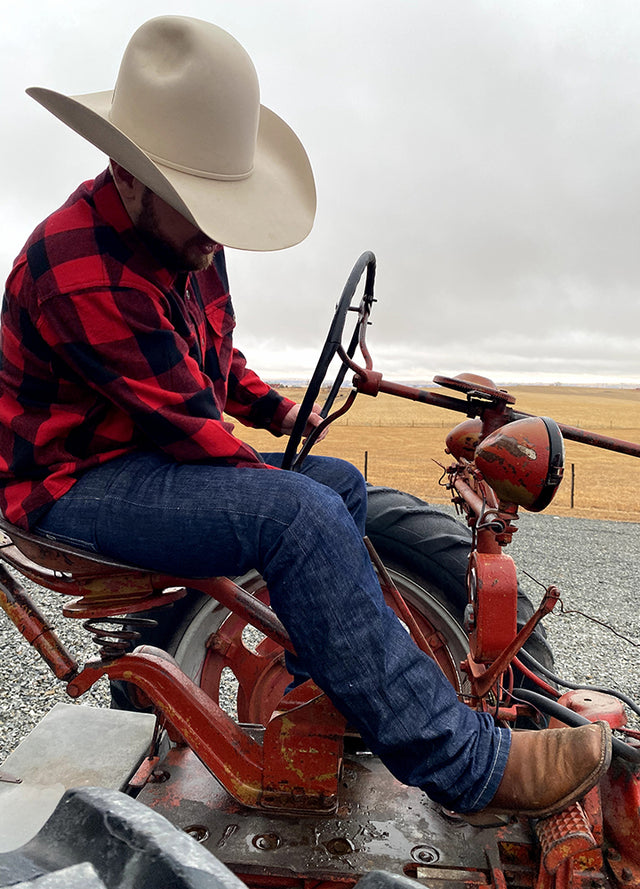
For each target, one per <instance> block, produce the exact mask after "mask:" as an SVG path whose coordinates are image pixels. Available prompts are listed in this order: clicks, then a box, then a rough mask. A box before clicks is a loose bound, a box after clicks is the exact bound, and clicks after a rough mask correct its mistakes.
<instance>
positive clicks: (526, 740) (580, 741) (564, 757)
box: [464, 722, 611, 823]
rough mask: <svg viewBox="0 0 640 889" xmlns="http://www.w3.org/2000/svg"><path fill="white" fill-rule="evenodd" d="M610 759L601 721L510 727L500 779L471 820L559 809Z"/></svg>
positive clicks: (585, 787) (579, 794)
mask: <svg viewBox="0 0 640 889" xmlns="http://www.w3.org/2000/svg"><path fill="white" fill-rule="evenodd" d="M610 762H611V729H610V727H609V726H608V725H607V723H605V722H594V723H591V724H590V725H581V726H580V727H579V728H561V729H544V730H542V731H524V732H514V733H513V734H512V736H511V749H510V750H509V758H508V759H507V765H506V768H505V770H504V775H503V776H502V781H501V782H500V785H499V786H498V790H497V791H496V794H495V796H494V797H493V799H492V800H491V802H490V803H489V805H488V806H487V807H486V808H484V809H482V811H481V812H476V813H474V815H473V816H472V817H473V819H474V822H475V821H476V820H477V819H478V818H479V819H482V818H483V817H485V816H488V815H500V814H507V815H508V814H513V815H516V814H517V815H529V816H531V817H533V818H545V817H546V816H547V815H552V814H553V813H554V812H560V811H561V810H562V809H564V808H566V807H567V806H568V805H570V804H571V803H573V802H575V801H576V800H579V799H581V798H582V797H583V796H584V795H585V793H587V791H589V790H591V788H592V787H594V786H595V784H597V782H598V780H599V779H600V777H601V776H602V775H603V774H604V772H606V770H607V769H608V768H609V764H610ZM464 817H465V819H466V818H467V816H466V815H465V816H464ZM478 823H479V822H478Z"/></svg>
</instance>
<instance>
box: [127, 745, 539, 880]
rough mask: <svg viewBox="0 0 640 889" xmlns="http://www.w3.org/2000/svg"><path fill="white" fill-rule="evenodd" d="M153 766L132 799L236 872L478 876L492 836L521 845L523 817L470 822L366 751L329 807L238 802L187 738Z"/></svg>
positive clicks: (494, 848)
mask: <svg viewBox="0 0 640 889" xmlns="http://www.w3.org/2000/svg"><path fill="white" fill-rule="evenodd" d="M161 770H162V771H163V772H164V775H163V777H164V780H163V781H161V782H160V783H152V784H148V785H146V787H145V788H144V789H143V790H142V792H141V794H140V796H139V797H138V799H139V800H140V801H141V802H144V803H145V804H146V805H148V806H150V807H151V808H152V809H153V810H154V811H156V812H160V813H161V814H163V815H164V816H165V817H166V818H167V819H168V820H169V821H171V822H172V823H173V824H174V825H175V826H177V827H180V828H181V829H183V830H186V831H187V832H188V833H190V834H191V835H192V836H195V837H197V838H198V839H199V840H200V841H201V842H202V843H203V844H204V846H205V847H206V848H207V849H209V851H210V852H212V853H213V854H214V855H216V856H217V857H218V858H219V859H220V860H221V861H223V862H224V863H225V864H226V865H227V866H228V867H229V868H230V869H231V870H233V871H234V872H235V873H238V874H254V875H257V874H261V873H264V874H269V875H270V876H272V877H273V876H281V877H284V878H286V877H290V876H291V875H296V876H304V877H305V878H307V879H333V880H336V879H341V878H342V879H352V878H354V877H357V876H358V875H361V874H364V873H367V872H368V871H371V870H385V871H388V872H390V873H394V874H405V875H406V874H408V875H411V876H422V875H424V874H426V875H427V878H428V879H429V878H430V879H431V881H432V882H437V881H438V880H440V879H444V878H445V877H444V876H443V873H444V872H446V873H447V876H446V879H447V880H449V881H451V880H452V879H453V880H454V881H455V879H456V876H455V874H456V872H457V874H459V879H460V880H461V881H464V880H465V879H466V878H467V877H468V872H469V871H474V872H476V874H475V875H476V879H477V877H478V876H479V874H478V872H485V873H486V872H487V871H488V870H489V860H490V859H493V860H496V856H497V857H498V858H500V852H499V850H498V844H499V845H500V848H501V849H504V848H509V849H510V850H511V855H512V857H513V859H514V862H517V860H518V858H520V859H522V857H523V856H525V857H526V854H527V851H526V850H527V849H528V848H529V843H530V840H529V838H528V834H527V831H526V829H525V828H524V827H523V826H522V825H520V824H517V823H515V824H513V825H508V826H506V827H502V828H500V829H499V830H496V829H479V828H475V827H471V826H470V825H468V824H466V823H465V822H464V821H462V820H460V819H458V818H456V817H455V816H450V815H449V814H448V813H446V812H444V811H443V810H442V808H441V807H440V806H438V805H437V804H435V803H433V802H431V800H429V798H428V797H427V796H426V795H425V794H424V793H422V792H421V791H420V790H418V789H416V788H411V787H407V786H405V785H404V784H401V783H400V782H398V781H396V780H395V779H394V778H393V777H392V775H391V774H390V773H389V772H388V771H387V769H386V768H385V767H384V766H383V765H381V763H380V762H379V760H378V759H376V758H375V757H373V756H371V755H368V754H356V755H354V756H350V757H349V758H348V759H345V765H344V770H343V778H342V786H341V795H340V805H339V807H338V811H337V813H335V814H334V815H329V816H327V815H304V814H303V815H282V814H278V813H270V812H265V811H262V810H253V809H247V808H245V807H243V806H240V805H239V804H238V803H237V802H236V801H235V800H233V799H232V798H231V797H230V796H229V795H228V794H227V793H226V791H225V790H223V789H222V787H221V786H220V785H219V784H218V782H217V781H216V780H215V778H213V777H212V775H211V774H210V773H209V772H208V771H207V769H205V767H204V766H203V765H202V764H201V763H200V762H199V760H198V759H197V758H196V756H195V755H194V754H193V753H192V752H191V751H190V750H188V749H187V748H178V749H174V750H172V751H171V752H170V753H169V755H168V757H167V758H166V760H165V761H164V762H163V764H162V766H161ZM517 850H520V851H519V852H518V851H517ZM462 863H464V864H463V865H462V867H463V868H464V869H461V864H462Z"/></svg>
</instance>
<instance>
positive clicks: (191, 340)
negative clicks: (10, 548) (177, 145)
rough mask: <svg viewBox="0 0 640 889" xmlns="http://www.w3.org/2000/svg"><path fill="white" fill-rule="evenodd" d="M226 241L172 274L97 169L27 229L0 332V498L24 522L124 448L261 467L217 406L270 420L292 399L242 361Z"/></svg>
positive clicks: (274, 426)
mask: <svg viewBox="0 0 640 889" xmlns="http://www.w3.org/2000/svg"><path fill="white" fill-rule="evenodd" d="M234 326H235V319H234V314H233V307H232V305H231V299H230V296H229V291H228V283H227V276H226V269H225V260H224V251H223V249H222V247H218V248H217V250H216V253H215V255H214V262H213V264H212V266H211V267H210V268H209V269H207V270H206V271H202V272H197V273H193V272H192V273H191V274H189V275H188V276H187V275H181V276H177V275H174V274H171V273H169V272H168V271H167V270H166V269H164V268H161V267H160V266H159V265H158V264H157V262H155V261H154V259H153V258H152V256H151V254H150V253H149V252H148V251H147V250H146V248H145V247H144V246H143V244H142V242H141V241H140V239H139V238H138V237H137V235H136V232H135V229H134V228H133V227H132V225H131V221H130V219H129V216H128V214H127V213H126V211H125V209H124V206H123V204H122V202H121V200H120V196H119V195H118V192H117V189H116V187H115V185H114V183H113V179H112V177H111V175H110V173H109V171H105V172H104V173H102V174H101V175H100V176H99V177H98V178H97V179H96V180H95V181H94V182H87V183H84V184H83V185H81V186H80V188H79V189H78V190H77V191H76V192H75V193H74V194H73V195H72V196H71V197H70V198H69V200H68V201H67V202H66V203H65V204H64V205H63V206H62V207H61V208H60V209H59V210H57V211H56V212H55V213H53V214H52V215H51V216H49V217H48V218H47V219H46V220H45V221H44V222H43V223H42V224H41V225H40V226H39V227H38V228H37V229H36V230H35V232H34V233H33V235H32V236H31V237H30V238H29V240H28V242H27V244H26V245H25V248H24V249H23V251H22V252H21V254H20V256H19V257H18V259H17V260H16V262H15V264H14V267H13V270H12V272H11V274H10V276H9V279H8V281H7V286H6V292H5V297H4V303H3V307H2V328H1V341H0V508H1V509H2V512H3V513H4V515H5V516H6V518H7V519H8V520H9V521H10V522H13V523H14V524H17V525H20V526H21V527H23V528H29V527H33V525H34V524H35V523H36V522H37V521H38V519H39V518H40V517H41V516H42V515H43V514H44V512H46V510H47V509H48V508H49V507H50V506H51V504H52V503H53V502H54V501H55V500H57V499H58V498H60V497H61V496H62V495H63V494H65V493H66V492H67V491H68V490H69V489H70V488H71V487H72V485H73V484H74V482H75V481H76V480H77V478H78V477H79V476H80V475H81V474H82V473H83V472H85V471H86V470H87V469H90V468H91V467H93V466H96V465H98V464H101V463H104V462H105V461H107V460H111V459H113V458H115V457H118V456H120V455H122V454H125V453H128V452H131V451H133V450H141V449H142V450H149V449H160V450H162V451H163V452H164V453H166V454H167V455H169V456H170V457H171V458H172V459H174V460H176V461H178V462H215V463H223V464H230V465H233V466H246V467H256V468H267V467H265V465H264V464H263V463H262V462H261V460H260V457H259V456H258V455H257V454H256V453H255V451H254V450H253V449H252V448H251V447H250V446H249V445H247V444H245V443H243V442H242V441H241V440H240V439H238V438H236V437H235V436H234V435H233V425H232V424H230V423H228V422H225V420H224V418H223V411H225V412H226V413H228V414H230V415H231V416H233V417H235V418H237V419H238V420H240V421H241V422H242V423H244V424H246V425H248V426H259V427H262V428H266V429H269V430H271V431H272V432H273V433H274V434H280V433H281V425H282V420H283V418H284V416H285V414H286V413H287V412H288V410H289V409H290V408H291V407H292V405H293V402H291V401H289V400H288V399H285V398H282V396H280V395H279V394H278V393H277V392H275V391H274V390H273V389H271V387H269V386H268V385H267V384H266V383H264V382H262V380H260V379H259V377H257V376H256V374H255V373H253V371H251V370H249V369H248V368H247V366H246V362H245V359H244V356H243V355H242V353H241V352H239V351H237V350H236V349H235V348H234V347H233V344H232V331H233V328H234Z"/></svg>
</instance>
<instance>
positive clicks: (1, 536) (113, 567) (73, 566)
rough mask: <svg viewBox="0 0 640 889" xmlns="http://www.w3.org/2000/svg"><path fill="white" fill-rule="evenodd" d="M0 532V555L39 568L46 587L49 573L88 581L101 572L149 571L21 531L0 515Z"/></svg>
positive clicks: (21, 566)
mask: <svg viewBox="0 0 640 889" xmlns="http://www.w3.org/2000/svg"><path fill="white" fill-rule="evenodd" d="M0 532H1V533H0V557H1V558H2V559H3V560H4V561H6V562H8V563H9V564H11V565H14V566H15V567H16V568H17V569H18V570H19V571H24V569H25V568H29V569H30V571H32V570H34V571H35V570H40V571H41V572H42V575H43V581H42V582H43V585H44V586H47V583H46V579H48V578H50V577H51V575H52V574H54V575H56V574H62V575H65V576H67V577H68V578H69V579H71V578H73V579H77V580H83V581H88V580H91V579H92V578H95V577H103V576H104V575H121V574H131V573H133V574H150V573H151V572H149V571H147V570H145V569H144V568H139V567H137V566H136V565H129V564H127V563H125V562H116V561H114V560H113V559H109V558H107V557H106V556H101V555H100V554H99V553H93V552H91V551H89V550H84V549H80V548H79V547H74V546H70V545H69V544H67V543H61V542H59V541H57V540H54V539H53V538H47V537H43V536H42V535H40V534H33V533H32V532H30V531H23V530H22V528H18V527H17V526H16V525H12V524H10V522H8V521H7V520H6V519H5V518H4V516H0ZM25 573H27V572H25ZM29 573H30V572H29Z"/></svg>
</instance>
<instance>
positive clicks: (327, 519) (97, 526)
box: [38, 452, 510, 812]
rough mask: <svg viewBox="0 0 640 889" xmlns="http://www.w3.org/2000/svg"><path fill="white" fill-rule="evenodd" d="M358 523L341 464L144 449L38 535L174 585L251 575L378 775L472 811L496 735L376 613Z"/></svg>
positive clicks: (358, 489) (380, 611)
mask: <svg viewBox="0 0 640 889" xmlns="http://www.w3.org/2000/svg"><path fill="white" fill-rule="evenodd" d="M264 459H265V461H266V462H268V463H271V464H272V465H278V464H279V461H280V459H281V456H280V455H275V454H267V455H265V456H264ZM365 516H366V490H365V486H364V480H363V479H362V476H361V475H360V473H359V472H357V470H356V469H354V467H352V466H351V465H350V464H348V463H346V462H344V461H341V460H335V459H333V458H325V457H308V458H307V460H306V461H305V464H304V468H303V471H302V472H301V473H293V472H284V471H280V470H264V469H250V468H234V467H230V466H211V465H200V464H179V463H175V462H172V461H171V460H169V459H167V458H166V457H165V456H164V455H162V454H159V453H155V452H152V453H135V454H130V455H126V456H124V457H120V458H118V459H115V460H113V461H111V462H109V463H107V464H105V465H104V466H101V467H98V468H96V469H92V470H89V471H88V472H87V473H85V475H84V476H82V478H80V480H79V481H78V482H77V483H76V484H75V485H74V487H73V488H72V489H71V490H70V491H69V492H68V493H67V494H65V495H64V496H63V497H62V498H61V499H60V500H59V501H58V502H57V503H56V504H54V506H53V507H52V508H51V510H50V511H49V512H48V513H47V515H46V516H45V517H44V518H43V519H42V520H41V522H40V523H39V526H38V531H39V532H40V533H44V534H50V535H52V536H54V537H56V538H58V539H62V540H66V541H69V542H71V543H74V544H76V545H79V546H83V547H89V548H90V549H93V550H95V551H97V552H100V553H102V554H104V555H106V556H111V557H112V558H115V559H120V560H124V561H128V562H132V563H134V564H136V565H139V566H141V567H143V568H150V569H155V570H156V571H160V572H166V573H168V574H176V575H182V576H185V577H213V576H220V575H237V574H241V573H244V572H245V571H247V570H249V569H250V568H255V569H257V570H258V571H259V572H260V573H261V574H262V576H263V577H264V579H265V581H266V582H267V584H268V587H269V591H270V595H271V604H272V606H273V608H274V609H275V611H276V613H277V614H278V616H279V617H280V619H281V620H282V622H283V624H284V625H285V627H286V629H287V631H288V633H289V635H290V636H291V639H292V641H293V644H294V646H295V648H296V652H297V654H298V660H299V663H300V667H301V669H302V670H303V671H305V672H308V673H309V674H310V675H311V676H312V677H313V679H314V680H315V682H316V683H317V684H318V685H319V686H320V687H321V688H322V689H323V690H324V691H325V692H326V694H327V695H328V696H329V697H330V698H331V700H332V701H333V702H334V704H335V705H336V706H337V707H338V709H339V710H340V711H341V712H342V713H343V714H344V716H345V717H346V718H347V719H348V720H349V721H350V722H351V723H352V724H353V725H354V726H355V727H356V728H357V729H358V730H359V731H360V733H361V734H362V737H363V738H364V739H365V741H366V742H367V743H368V744H369V745H370V747H371V749H372V750H373V752H374V753H376V754H377V755H378V756H379V757H380V758H381V760H382V761H383V762H384V763H385V765H386V766H387V768H389V770H390V771H391V772H392V773H393V774H394V775H395V776H396V777H397V778H398V779H399V780H400V781H402V782H404V783H405V784H411V785H415V786H417V787H420V788H422V789H423V790H424V791H425V792H426V793H427V794H428V795H429V796H430V797H431V798H432V799H434V800H435V801H436V802H440V803H442V804H443V805H445V806H447V807H448V808H451V809H454V810H457V811H460V812H473V811H477V810H479V809H482V808H483V807H484V806H485V805H487V804H488V803H489V801H490V800H491V798H492V797H493V795H494V793H495V791H496V790H497V788H498V784H499V783H500V780H501V777H502V775H503V772H504V768H505V765H506V761H507V755H508V751H509V744H510V735H509V732H508V731H507V730H505V729H499V728H496V727H495V726H494V724H493V721H492V719H491V718H490V717H489V716H488V715H487V714H479V713H476V712H475V711H472V710H470V709H469V708H468V707H466V706H465V705H463V704H461V703H460V702H459V701H458V699H457V697H456V695H455V692H454V690H453V688H452V687H451V685H450V684H449V683H448V682H447V680H446V679H445V678H444V677H443V675H442V673H441V672H440V670H439V668H438V667H437V666H436V665H435V664H434V663H433V661H432V660H431V659H430V658H429V657H428V656H427V655H425V654H423V653H422V652H421V651H420V650H419V649H418V648H417V647H416V646H415V645H414V643H413V641H412V640H411V639H410V637H409V635H408V633H407V632H406V631H405V629H404V628H403V626H402V624H401V623H400V622H399V621H398V620H397V618H396V616H395V615H394V613H393V612H392V611H391V609H389V608H388V607H387V605H386V604H385V602H384V599H383V596H382V593H381V590H380V586H379V584H378V581H377V578H376V575H375V572H374V571H373V568H372V566H371V562H370V559H369V555H368V552H367V550H366V547H365V546H364V544H363V541H362V537H363V532H364V523H365Z"/></svg>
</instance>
